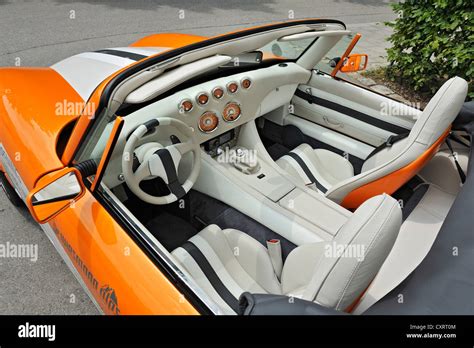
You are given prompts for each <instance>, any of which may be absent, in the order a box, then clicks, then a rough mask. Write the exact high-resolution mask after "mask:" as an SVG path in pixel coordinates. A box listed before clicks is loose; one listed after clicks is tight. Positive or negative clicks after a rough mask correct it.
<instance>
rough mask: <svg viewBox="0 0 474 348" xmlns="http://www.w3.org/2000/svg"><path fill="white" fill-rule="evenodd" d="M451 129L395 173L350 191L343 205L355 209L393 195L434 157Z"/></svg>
mask: <svg viewBox="0 0 474 348" xmlns="http://www.w3.org/2000/svg"><path fill="white" fill-rule="evenodd" d="M450 131H451V126H449V127H448V129H447V130H446V131H445V132H444V133H443V134H442V135H441V136H440V137H439V138H438V140H436V142H435V143H434V144H433V145H431V146H430V148H429V149H428V150H426V151H425V152H424V153H423V154H422V155H421V156H420V157H418V158H417V159H416V160H414V161H413V162H411V163H409V164H408V165H406V166H405V167H403V168H400V169H398V170H396V171H394V172H393V173H390V174H388V175H386V176H384V177H382V178H379V179H377V180H374V181H372V182H370V183H368V184H365V185H363V186H361V187H358V188H357V189H355V190H353V191H352V192H350V193H349V194H348V195H347V196H346V197H345V198H344V200H343V201H342V203H341V205H342V206H343V207H344V208H347V209H355V208H357V207H358V206H359V205H361V204H362V203H364V202H365V201H366V200H367V199H369V198H371V197H374V196H377V195H379V194H382V193H387V194H389V195H391V194H392V193H394V192H395V191H396V190H398V189H399V188H400V187H402V186H403V185H404V184H405V183H406V182H407V181H408V180H410V179H411V178H412V177H414V176H415V175H416V174H417V173H418V172H419V171H420V170H421V168H423V167H424V166H425V165H426V163H428V161H429V160H430V159H431V158H433V156H434V155H435V153H436V152H437V151H438V149H439V147H440V146H441V144H442V143H443V141H444V139H446V137H447V136H448V134H449V132H450Z"/></svg>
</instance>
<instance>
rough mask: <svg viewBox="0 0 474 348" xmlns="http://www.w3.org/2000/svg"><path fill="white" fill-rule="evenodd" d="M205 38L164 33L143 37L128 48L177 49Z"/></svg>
mask: <svg viewBox="0 0 474 348" xmlns="http://www.w3.org/2000/svg"><path fill="white" fill-rule="evenodd" d="M206 39H207V37H204V36H198V35H191V34H180V33H165V34H153V35H149V36H145V37H144V38H141V39H140V40H138V41H135V42H134V43H132V44H131V45H130V47H169V48H179V47H183V46H187V45H191V44H193V43H196V42H199V41H203V40H206Z"/></svg>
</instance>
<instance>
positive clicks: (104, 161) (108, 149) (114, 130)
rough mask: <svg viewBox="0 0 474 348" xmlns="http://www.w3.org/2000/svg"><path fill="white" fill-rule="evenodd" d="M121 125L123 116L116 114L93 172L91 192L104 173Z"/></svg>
mask: <svg viewBox="0 0 474 348" xmlns="http://www.w3.org/2000/svg"><path fill="white" fill-rule="evenodd" d="M122 127H123V118H122V117H120V116H117V118H116V119H115V122H114V127H113V128H112V132H111V133H110V137H109V140H108V141H107V145H106V146H105V150H104V153H103V154H102V158H101V159H100V163H99V166H98V168H97V172H96V174H95V178H94V181H93V182H92V185H91V192H94V191H95V189H96V187H97V185H98V184H99V183H100V181H101V179H102V176H103V175H104V171H105V168H106V167H107V163H108V162H109V159H110V156H111V155H112V151H113V148H114V147H115V144H116V143H117V140H118V137H119V135H120V132H121V131H122Z"/></svg>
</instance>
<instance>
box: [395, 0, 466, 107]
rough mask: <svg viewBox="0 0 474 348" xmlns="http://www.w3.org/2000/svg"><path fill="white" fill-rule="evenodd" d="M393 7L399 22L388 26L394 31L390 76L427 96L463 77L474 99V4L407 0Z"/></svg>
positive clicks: (460, 1)
mask: <svg viewBox="0 0 474 348" xmlns="http://www.w3.org/2000/svg"><path fill="white" fill-rule="evenodd" d="M392 7H393V9H394V11H395V12H396V13H398V18H397V19H396V20H395V21H394V22H391V23H386V24H387V25H389V26H391V27H393V28H394V33H393V34H392V36H390V38H389V39H388V40H389V41H390V42H391V43H392V45H393V46H392V47H391V48H389V49H388V50H387V53H388V61H389V63H390V65H389V67H388V68H387V74H388V76H389V77H390V78H391V79H392V80H394V81H395V80H397V81H398V82H400V83H401V84H404V85H408V86H410V87H412V88H414V89H415V90H417V91H420V92H425V93H428V94H434V93H435V92H436V90H437V89H438V88H439V87H440V86H441V85H442V84H443V82H445V81H446V80H447V79H449V78H450V77H453V76H460V77H463V78H464V79H466V80H467V81H468V82H469V99H473V97H474V88H473V78H474V64H473V58H474V2H473V0H407V1H405V2H403V3H395V4H392Z"/></svg>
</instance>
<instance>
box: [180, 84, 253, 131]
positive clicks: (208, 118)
mask: <svg viewBox="0 0 474 348" xmlns="http://www.w3.org/2000/svg"><path fill="white" fill-rule="evenodd" d="M251 86H252V80H251V79H250V78H248V77H245V78H243V79H242V80H241V81H240V83H238V82H237V81H231V82H229V83H227V85H226V86H225V88H224V87H222V86H216V87H214V88H213V89H212V90H211V91H210V92H209V93H208V92H205V91H203V92H199V93H198V94H197V95H196V96H195V98H194V100H193V99H190V98H186V99H183V100H181V102H180V103H179V105H178V110H179V112H180V113H183V114H186V113H189V112H191V111H192V110H193V109H194V108H195V106H200V107H205V106H206V105H207V104H208V103H209V101H210V99H211V97H212V98H213V99H214V100H215V101H220V100H221V99H223V97H224V96H225V95H226V94H228V95H229V96H232V95H235V94H236V93H237V92H238V91H239V90H240V89H242V90H248V89H249V88H250V87H251ZM241 115H242V109H241V106H240V104H239V103H238V102H236V101H232V100H231V101H229V102H228V103H226V104H225V106H224V108H223V110H222V112H221V113H220V114H219V112H216V111H212V110H205V111H204V112H203V113H202V114H201V116H200V117H199V119H198V120H197V125H198V128H199V130H200V131H201V132H203V133H212V132H213V131H215V130H216V129H217V127H218V126H219V122H220V120H223V121H224V122H234V121H236V120H237V119H239V117H240V116H241Z"/></svg>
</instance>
